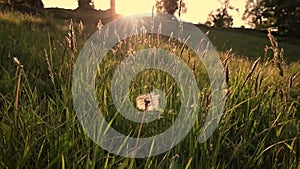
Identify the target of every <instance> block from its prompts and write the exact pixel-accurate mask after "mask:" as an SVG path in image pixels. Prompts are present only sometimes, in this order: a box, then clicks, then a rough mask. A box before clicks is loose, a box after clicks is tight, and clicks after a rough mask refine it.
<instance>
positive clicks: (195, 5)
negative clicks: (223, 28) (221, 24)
mask: <svg viewBox="0 0 300 169" xmlns="http://www.w3.org/2000/svg"><path fill="white" fill-rule="evenodd" d="M42 1H43V3H44V5H45V7H46V8H48V7H59V8H66V9H75V8H77V5H78V4H77V0H42ZM94 2H95V7H96V9H102V10H105V9H108V8H110V0H94ZM184 2H185V3H186V6H187V12H186V13H185V14H183V15H182V19H183V20H185V21H187V22H193V23H199V22H200V23H205V22H206V21H207V16H208V14H209V13H210V12H211V11H213V10H216V9H218V8H219V7H221V5H220V2H219V1H218V0H184ZM245 2H246V0H231V2H230V4H231V5H232V6H234V7H236V8H239V12H237V11H230V12H229V14H230V15H232V16H233V26H234V27H240V26H241V25H245V23H244V21H243V20H242V19H241V18H242V16H243V12H244V10H245ZM153 6H155V0H116V12H117V13H118V14H121V15H124V16H128V15H133V14H141V13H151V12H152V7H153Z"/></svg>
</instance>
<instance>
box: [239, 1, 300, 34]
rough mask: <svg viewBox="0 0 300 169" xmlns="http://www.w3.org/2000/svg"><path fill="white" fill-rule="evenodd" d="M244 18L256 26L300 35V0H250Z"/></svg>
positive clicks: (281, 32)
mask: <svg viewBox="0 0 300 169" xmlns="http://www.w3.org/2000/svg"><path fill="white" fill-rule="evenodd" d="M243 19H244V20H248V21H249V22H250V23H252V24H253V27H255V28H264V27H274V28H278V30H279V33H280V34H282V35H289V36H296V37H300V34H299V31H300V0H256V1H254V0H248V2H247V5H246V10H245V12H244V17H243Z"/></svg>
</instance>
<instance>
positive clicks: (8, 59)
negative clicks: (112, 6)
mask: <svg viewBox="0 0 300 169" xmlns="http://www.w3.org/2000/svg"><path fill="white" fill-rule="evenodd" d="M68 23H69V21H65V20H61V19H55V18H53V16H51V15H49V16H48V15H45V16H43V15H42V16H28V15H23V14H19V13H10V12H7V13H5V14H0V63H1V65H0V72H1V73H0V103H1V104H0V152H1V153H0V168H120V169H121V168H169V167H170V166H172V168H192V169H194V168H195V169H197V168H296V167H297V166H298V167H299V156H300V155H299V144H300V140H299V137H300V135H299V130H300V97H299V95H300V90H299V89H300V75H298V76H295V75H296V74H297V73H299V72H300V62H299V61H298V60H297V59H295V58H299V55H297V56H295V57H294V56H289V55H288V53H287V54H286V55H285V56H286V57H287V58H289V57H293V58H294V59H291V61H289V62H287V63H281V62H280V66H281V67H282V68H283V71H284V73H283V76H280V74H279V71H278V67H277V66H276V65H275V64H274V63H273V62H271V60H272V59H273V58H262V59H261V61H260V62H259V63H258V64H257V66H256V67H255V68H253V69H252V65H253V63H254V61H253V58H257V57H258V56H263V53H262V54H260V52H261V50H262V51H263V49H264V46H265V45H269V41H268V39H267V35H263V34H257V35H256V34H255V35H250V34H249V35H241V33H240V32H232V31H231V33H223V34H225V35H221V34H222V31H219V30H215V31H211V35H214V34H215V36H216V41H215V42H214V40H212V41H213V43H219V44H218V45H216V46H217V48H218V46H222V45H224V46H226V45H227V44H228V43H229V42H228V43H227V41H226V40H225V41H224V40H223V41H221V40H220V41H219V40H218V38H217V37H221V36H223V37H226V36H228V37H226V38H225V39H232V40H233V39H241V40H242V39H244V40H245V41H246V42H247V43H244V44H241V43H239V42H237V41H235V42H232V45H233V46H235V47H232V48H233V52H232V53H238V52H241V51H243V52H244V53H245V54H247V53H248V52H249V51H250V52H249V53H250V55H249V58H248V57H242V56H244V54H241V56H238V55H237V54H232V53H226V52H224V51H223V52H222V50H221V51H220V55H221V58H222V60H226V59H228V61H227V62H226V63H224V65H225V66H227V67H228V71H227V76H228V78H229V81H228V87H229V90H228V100H227V102H226V111H225V112H224V114H223V116H222V118H221V121H220V125H219V127H218V128H217V130H216V131H215V132H214V134H213V136H211V137H210V138H209V140H208V141H206V142H205V143H203V144H199V143H198V142H197V136H198V135H199V131H200V128H201V126H202V125H203V120H204V117H205V114H206V112H207V110H208V108H209V103H210V97H211V92H210V88H209V85H208V84H209V81H206V80H203V79H207V74H206V72H205V71H204V70H203V67H202V66H201V63H200V62H199V61H197V60H196V59H195V58H194V57H193V58H192V60H190V62H189V61H188V60H189V59H188V56H189V54H188V53H189V51H188V50H185V51H184V52H183V54H182V55H181V57H182V59H183V60H184V61H185V62H187V63H188V65H189V67H190V68H191V69H192V70H194V72H195V74H196V77H197V79H196V80H197V82H198V83H199V84H198V85H199V86H201V91H200V93H199V94H200V97H201V103H199V104H200V105H201V107H200V111H199V118H198V119H197V121H196V123H195V125H194V126H193V128H192V130H191V132H190V133H189V134H188V136H187V137H186V138H185V139H184V140H183V141H182V142H180V143H179V144H178V145H177V146H175V147H174V148H173V149H171V150H170V151H168V152H166V153H163V154H161V155H158V156H154V157H149V158H145V159H131V158H124V157H120V156H116V155H114V154H111V153H109V152H107V151H104V150H103V149H101V147H99V146H98V145H96V144H95V143H93V142H92V141H91V140H90V139H89V137H88V136H87V135H86V133H85V132H84V130H83V128H82V126H81V125H80V124H79V122H78V121H77V117H76V114H75V110H74V108H73V101H72V93H71V76H72V72H73V65H74V62H75V61H76V60H75V59H76V57H77V55H78V51H79V50H80V49H81V47H82V45H83V44H84V42H85V41H86V37H88V36H89V34H90V32H88V30H92V29H96V27H95V28H85V29H84V34H83V35H80V34H79V28H78V22H76V23H75V24H74V25H75V26H74V27H75V32H74V33H75V35H76V38H75V36H74V35H68V33H69V30H68ZM264 37H265V38H264ZM66 38H69V39H70V40H76V41H77V46H73V47H72V46H70V45H69V43H68V41H66ZM250 42H251V43H250ZM166 43H167V42H166ZM174 45H175V46H176V45H178V43H174ZM239 45H240V46H239ZM282 46H284V45H282ZM289 46H292V45H291V44H287V48H288V47H289ZM160 47H162V48H164V47H165V48H166V46H160ZM116 48H117V47H116ZM142 48H147V46H145V44H138V45H137V46H136V47H135V48H134V50H139V49H142ZM75 49H77V50H75ZM127 49H128V46H122V50H118V51H117V52H116V53H112V52H110V53H109V54H108V55H107V56H106V58H107V59H106V62H105V64H104V63H103V64H102V65H99V70H100V73H101V74H99V75H98V76H97V79H98V80H99V81H100V82H102V83H96V84H97V85H96V88H97V96H98V100H99V102H100V103H101V104H102V105H103V112H104V114H105V116H106V118H107V120H108V121H109V120H110V121H111V122H113V125H114V127H115V128H116V129H119V130H120V131H122V132H123V133H126V134H128V133H130V132H131V133H132V136H137V135H138V129H139V127H140V125H139V124H136V123H132V122H130V121H128V120H126V119H124V118H123V117H122V116H120V115H119V114H115V112H116V109H115V107H114V106H113V102H112V97H111V94H110V85H111V84H110V79H111V78H112V77H111V76H112V74H111V73H112V72H113V71H114V69H115V68H116V66H117V64H118V62H119V61H120V60H121V59H122V58H124V57H126V55H122V52H124V51H126V50H127ZM222 49H225V48H222ZM291 49H292V50H295V51H296V49H297V50H299V47H298V46H292V47H291ZM177 52H178V54H180V51H177ZM296 54H297V53H296ZM252 55H253V57H252ZM271 55H272V54H271ZM74 56H75V58H73V57H74ZM14 57H17V58H18V60H19V61H20V63H21V64H22V65H23V66H24V68H23V69H24V73H22V74H21V77H22V79H21V82H20V83H18V77H19V72H20V71H19V70H18V65H16V63H14V59H13V58H14ZM115 58H117V59H115ZM296 60H297V61H296ZM194 65H196V66H194ZM251 69H252V71H251ZM102 72H103V73H102ZM247 77H248V78H247ZM293 77H294V78H293ZM290 79H292V81H291V80H290ZM153 81H155V82H156V81H160V83H151V82H153ZM291 82H292V83H291ZM160 84H164V85H160ZM18 85H20V93H19V97H18V98H16V91H17V88H18ZM145 86H150V87H152V88H154V87H155V88H161V89H162V90H164V91H166V90H169V93H168V94H167V100H168V103H167V109H166V110H165V112H164V114H163V118H162V119H160V120H156V121H154V122H152V123H150V124H145V126H143V129H144V130H143V131H142V133H141V137H145V136H149V135H153V134H155V133H159V132H161V131H163V130H164V129H165V128H166V127H168V126H170V125H172V124H173V123H174V121H175V119H176V117H177V113H178V111H179V106H180V100H179V98H178V97H176V96H177V95H178V93H180V92H179V91H178V86H177V85H176V83H175V81H174V80H173V79H172V78H171V77H170V76H168V75H167V74H164V73H162V72H160V71H151V70H147V71H143V72H142V73H140V74H138V75H137V76H136V77H135V78H134V79H133V80H132V83H131V87H130V91H131V92H130V97H131V99H132V100H135V97H136V96H137V95H139V94H142V93H145V92H147V90H146V89H147V88H145ZM16 101H18V105H17V107H15V103H16ZM16 110H17V116H16V117H17V118H16V119H15V116H14V112H15V111H16ZM297 138H298V139H297ZM297 160H298V162H297Z"/></svg>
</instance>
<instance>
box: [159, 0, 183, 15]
mask: <svg viewBox="0 0 300 169" xmlns="http://www.w3.org/2000/svg"><path fill="white" fill-rule="evenodd" d="M155 6H156V9H157V12H158V13H168V14H171V15H174V14H175V12H176V11H178V12H179V15H180V13H185V12H186V11H187V8H186V5H185V3H184V2H183V1H182V0H156V4H155Z"/></svg>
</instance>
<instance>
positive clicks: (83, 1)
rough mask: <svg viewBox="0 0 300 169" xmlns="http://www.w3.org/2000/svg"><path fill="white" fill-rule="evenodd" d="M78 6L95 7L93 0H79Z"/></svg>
mask: <svg viewBox="0 0 300 169" xmlns="http://www.w3.org/2000/svg"><path fill="white" fill-rule="evenodd" d="M78 8H94V1H93V0H78Z"/></svg>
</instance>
